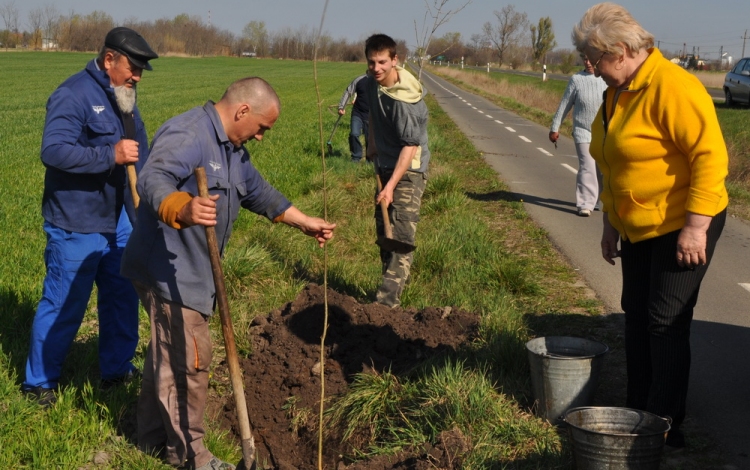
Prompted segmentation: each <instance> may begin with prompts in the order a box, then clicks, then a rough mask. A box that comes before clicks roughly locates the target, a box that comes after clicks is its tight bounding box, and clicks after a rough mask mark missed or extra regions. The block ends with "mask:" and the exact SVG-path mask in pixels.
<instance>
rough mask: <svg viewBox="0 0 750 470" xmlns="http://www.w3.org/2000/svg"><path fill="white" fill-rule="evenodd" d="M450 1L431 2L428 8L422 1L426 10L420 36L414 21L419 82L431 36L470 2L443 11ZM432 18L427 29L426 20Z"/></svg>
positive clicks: (438, 0) (427, 4) (425, 0)
mask: <svg viewBox="0 0 750 470" xmlns="http://www.w3.org/2000/svg"><path fill="white" fill-rule="evenodd" d="M449 1H450V0H432V6H430V4H429V2H428V1H427V0H424V4H425V7H426V8H427V9H426V11H425V13H424V19H423V21H422V32H421V34H420V32H419V30H418V29H417V21H416V20H414V34H415V36H416V39H417V50H416V53H417V64H418V65H419V77H418V78H419V80H420V81H421V80H422V66H423V65H424V58H425V56H426V55H427V49H428V48H429V47H430V42H431V41H432V36H433V35H434V34H435V31H437V29H438V28H440V27H441V26H442V25H444V24H445V23H447V22H448V21H449V20H450V19H451V18H452V17H453V16H454V15H455V14H456V13H458V12H460V11H461V10H463V9H464V8H466V7H467V6H468V5H469V4H470V3H471V0H467V1H466V3H464V4H463V5H462V6H461V7H459V8H457V9H455V10H447V11H445V12H444V11H443V8H444V7H445V5H446V4H447V3H448V2H449ZM428 17H429V18H432V27H430V28H428V26H427V18H428Z"/></svg>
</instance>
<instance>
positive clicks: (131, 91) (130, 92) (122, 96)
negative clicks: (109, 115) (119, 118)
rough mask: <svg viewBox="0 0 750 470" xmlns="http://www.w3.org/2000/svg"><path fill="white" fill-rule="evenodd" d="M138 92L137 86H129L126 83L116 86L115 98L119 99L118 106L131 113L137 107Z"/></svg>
mask: <svg viewBox="0 0 750 470" xmlns="http://www.w3.org/2000/svg"><path fill="white" fill-rule="evenodd" d="M136 96H137V93H136V91H135V87H133V88H129V87H127V86H125V85H122V86H116V87H115V100H117V106H118V107H119V108H120V111H122V112H123V113H125V114H130V113H132V112H133V108H135V99H136Z"/></svg>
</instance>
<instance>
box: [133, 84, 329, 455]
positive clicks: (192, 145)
mask: <svg viewBox="0 0 750 470" xmlns="http://www.w3.org/2000/svg"><path fill="white" fill-rule="evenodd" d="M280 109H281V104H280V102H279V98H278V96H277V95H276V92H275V91H274V90H273V88H271V86H270V85H269V84H268V83H267V82H266V81H265V80H263V79H261V78H257V77H250V78H245V79H241V80H238V81H237V82H235V83H233V84H232V85H231V86H230V87H229V88H228V89H227V91H226V92H225V93H224V96H223V97H222V98H221V100H220V101H219V102H218V103H215V104H214V103H213V102H211V101H209V102H207V103H206V104H205V105H204V106H200V107H196V108H193V109H191V110H190V111H187V112H186V113H184V114H181V115H179V116H177V117H174V118H172V119H170V120H169V121H167V122H166V123H164V125H163V126H162V127H161V128H160V129H159V130H158V131H157V132H156V135H155V136H154V141H153V145H152V147H151V154H150V159H149V161H148V162H147V163H146V165H145V166H144V168H143V170H142V171H141V174H140V177H139V179H138V193H139V194H140V195H141V205H140V207H139V209H138V224H137V225H136V227H135V229H134V230H133V234H132V235H131V238H130V240H129V241H128V244H127V246H126V248H125V253H124V255H123V261H122V274H123V275H124V276H126V277H128V278H130V279H131V280H132V281H133V285H134V286H135V288H136V291H137V292H138V296H139V297H140V299H141V302H142V303H143V305H144V307H145V308H146V310H147V311H148V312H149V316H150V317H151V342H150V344H149V346H148V352H147V355H146V361H145V364H144V367H143V385H142V387H141V394H140V397H139V399H138V410H137V416H138V447H139V448H140V449H141V450H143V451H145V452H154V451H161V452H162V455H163V457H164V459H165V460H166V461H167V463H169V464H172V465H187V466H188V468H195V469H200V470H218V469H233V468H234V466H233V465H231V464H228V463H226V462H222V461H220V460H219V459H217V458H216V457H214V456H213V455H212V454H211V452H209V451H208V449H206V447H205V444H204V442H203V436H204V434H205V431H204V428H203V414H204V411H205V406H206V398H207V393H208V378H209V377H208V376H209V367H210V365H211V339H210V335H209V328H208V319H209V317H210V316H211V315H212V313H213V309H214V300H215V296H216V294H215V288H214V283H213V278H212V276H211V262H210V259H209V256H208V249H207V244H206V235H205V226H213V227H215V229H216V239H217V241H218V243H219V250H220V252H222V253H223V251H224V248H225V247H226V244H227V242H228V240H229V236H230V235H231V232H232V223H233V222H234V220H235V219H236V218H237V215H238V213H239V210H240V207H244V208H245V209H248V210H250V211H252V212H255V213H257V214H261V215H264V216H265V217H267V218H268V219H269V220H272V221H274V222H284V223H285V224H287V225H290V226H292V227H296V228H298V229H300V230H301V231H302V232H303V233H305V234H306V235H309V236H311V237H314V238H315V239H316V240H317V241H318V243H319V244H320V246H323V244H324V243H325V242H326V241H328V240H329V239H331V238H332V237H333V229H334V228H335V224H329V223H327V222H326V221H325V220H323V219H319V218H316V217H309V216H307V215H305V214H304V213H302V212H301V211H300V210H299V209H297V208H296V207H294V206H293V205H292V204H291V203H290V202H289V201H288V200H287V199H286V198H285V197H284V196H283V195H282V194H281V193H279V192H278V191H277V190H276V189H274V188H273V187H272V186H271V185H270V184H269V183H268V182H266V180H265V179H263V177H262V176H261V175H260V173H258V170H256V169H255V167H254V166H253V165H252V163H251V162H250V156H249V154H248V152H247V150H246V149H245V147H244V144H245V142H247V141H248V140H250V139H255V140H261V139H263V134H264V133H265V132H266V131H267V130H269V129H271V127H272V126H273V124H274V123H275V122H276V119H277V118H278V116H279V111H280ZM197 167H204V168H205V169H206V174H207V180H208V187H209V193H210V197H208V198H203V197H195V196H193V195H194V194H198V188H197V183H196V180H195V176H194V171H195V168H197Z"/></svg>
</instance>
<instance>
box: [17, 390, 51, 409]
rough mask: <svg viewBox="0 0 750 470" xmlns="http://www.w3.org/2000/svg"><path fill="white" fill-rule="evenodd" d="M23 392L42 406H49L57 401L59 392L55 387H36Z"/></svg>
mask: <svg viewBox="0 0 750 470" xmlns="http://www.w3.org/2000/svg"><path fill="white" fill-rule="evenodd" d="M23 392H24V393H25V394H26V396H28V397H29V398H31V399H32V400H34V401H36V402H37V404H39V406H41V407H42V408H49V407H50V406H52V405H54V404H55V403H57V394H55V389H53V388H45V387H34V388H28V389H25V390H23Z"/></svg>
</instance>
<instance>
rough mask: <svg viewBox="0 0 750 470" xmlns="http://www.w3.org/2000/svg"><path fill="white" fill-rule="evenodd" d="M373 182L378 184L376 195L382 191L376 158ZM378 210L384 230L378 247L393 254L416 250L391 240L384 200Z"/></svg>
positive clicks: (391, 233)
mask: <svg viewBox="0 0 750 470" xmlns="http://www.w3.org/2000/svg"><path fill="white" fill-rule="evenodd" d="M374 167H375V180H376V181H377V183H378V194H380V193H381V192H382V191H383V182H382V181H381V180H380V172H379V168H378V165H377V157H376V158H375V165H374ZM380 210H381V211H382V212H383V226H384V229H385V238H382V239H379V240H378V242H377V243H378V245H380V248H382V249H383V250H385V251H393V252H395V253H410V252H412V251H414V249H415V248H416V247H415V246H414V245H411V244H409V243H406V242H402V241H400V240H396V239H394V238H393V227H392V226H391V219H390V218H389V216H388V202H387V201H386V200H385V199H381V200H380Z"/></svg>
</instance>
